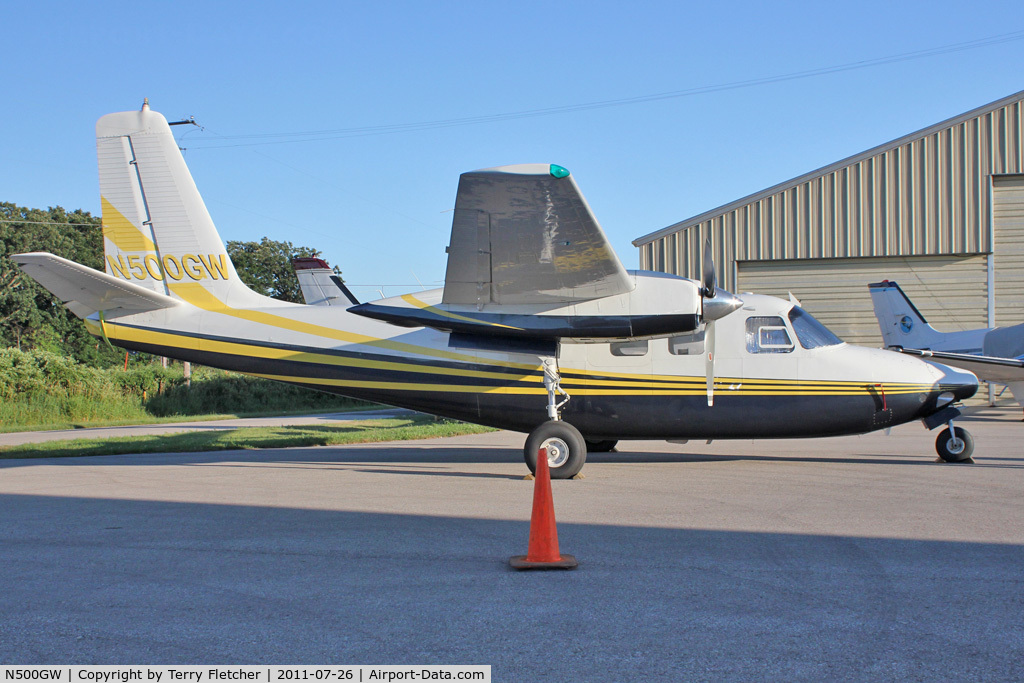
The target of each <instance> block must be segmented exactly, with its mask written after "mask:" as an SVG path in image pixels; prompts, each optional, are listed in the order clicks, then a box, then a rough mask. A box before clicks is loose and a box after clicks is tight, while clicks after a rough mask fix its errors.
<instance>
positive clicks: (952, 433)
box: [935, 420, 974, 464]
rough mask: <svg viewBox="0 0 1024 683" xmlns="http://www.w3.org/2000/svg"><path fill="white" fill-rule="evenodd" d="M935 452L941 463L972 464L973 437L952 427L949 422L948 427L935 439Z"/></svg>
mask: <svg viewBox="0 0 1024 683" xmlns="http://www.w3.org/2000/svg"><path fill="white" fill-rule="evenodd" d="M935 450H936V452H938V454H939V458H941V459H942V461H943V462H953V463H964V464H970V463H973V462H974V459H973V458H972V457H971V455H973V454H974V437H972V436H971V433H970V432H969V431H967V430H966V429H964V428H963V427H954V426H953V421H952V420H950V421H949V427H947V428H946V429H943V430H942V432H940V433H939V436H938V438H937V439H935Z"/></svg>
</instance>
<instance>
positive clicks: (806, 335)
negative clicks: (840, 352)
mask: <svg viewBox="0 0 1024 683" xmlns="http://www.w3.org/2000/svg"><path fill="white" fill-rule="evenodd" d="M789 322H791V323H793V331H794V332H796V338H797V339H799V340H800V346H802V347H804V348H805V349H816V348H818V347H820V346H835V345H836V344H842V343H843V340H842V339H840V338H839V337H837V336H836V335H834V334H832V332H831V331H830V330H829V329H828V328H827V327H825V326H824V325H822V324H821V323H820V322H818V321H817V320H815V319H814V316H812V315H811V314H810V313H808V312H807V311H805V310H804V309H802V308H800V307H799V306H794V307H793V308H792V309H791V310H790V311H789Z"/></svg>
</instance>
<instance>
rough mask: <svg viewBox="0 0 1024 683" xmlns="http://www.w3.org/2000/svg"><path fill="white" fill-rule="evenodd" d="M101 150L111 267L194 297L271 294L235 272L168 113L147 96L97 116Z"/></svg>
mask: <svg viewBox="0 0 1024 683" xmlns="http://www.w3.org/2000/svg"><path fill="white" fill-rule="evenodd" d="M96 152H97V156H98V159H99V176H100V199H101V204H102V209H103V246H104V256H105V261H106V272H107V274H108V275H111V276H113V277H115V278H118V279H120V280H123V281H127V282H130V283H132V284H135V285H139V286H141V287H144V288H146V289H149V290H152V291H153V292H156V293H159V294H163V295H166V296H169V297H172V298H175V299H180V300H185V301H193V303H194V302H195V301H194V299H195V298H196V297H197V296H201V297H202V298H204V299H205V300H206V301H207V302H209V301H210V300H211V297H212V299H214V300H219V301H220V302H223V303H227V304H230V305H232V306H240V307H244V306H254V305H259V303H261V302H264V301H266V299H265V297H262V296H260V295H259V294H256V293H255V292H253V291H252V290H250V289H249V288H248V287H246V286H245V285H244V284H243V283H242V282H241V281H240V280H239V279H238V274H237V273H236V272H235V267H234V265H233V264H232V263H231V259H230V257H228V253H227V250H226V249H225V247H224V242H223V241H222V240H221V237H220V235H219V234H218V233H217V228H216V227H214V225H213V220H212V219H211V218H210V214H209V212H207V210H206V205H205V204H204V203H203V200H202V197H200V195H199V190H198V189H197V188H196V185H195V182H194V181H193V180H192V175H191V173H189V170H188V167H187V166H186V165H185V160H184V159H183V158H182V156H181V151H180V150H179V149H178V145H177V142H176V141H175V140H174V136H173V135H171V129H170V126H169V125H168V123H167V120H166V119H165V118H164V117H163V116H162V115H161V114H159V113H157V112H155V111H150V109H149V104H148V102H147V103H146V104H144V105H143V107H142V110H141V111H131V112H119V113H116V114H108V115H106V116H104V117H102V118H101V119H100V120H99V121H97V122H96ZM200 289H201V290H205V291H202V292H201V291H200Z"/></svg>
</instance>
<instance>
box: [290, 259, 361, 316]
mask: <svg viewBox="0 0 1024 683" xmlns="http://www.w3.org/2000/svg"><path fill="white" fill-rule="evenodd" d="M292 268H294V269H295V277H296V278H297V279H298V281H299V288H300V289H301V290H302V298H303V299H304V300H305V302H306V303H307V304H309V305H310V306H344V307H345V308H348V307H349V306H358V305H359V301H358V300H357V299H356V298H355V297H354V296H353V295H352V292H350V291H349V289H348V287H346V286H345V283H344V282H342V281H341V277H339V276H338V275H337V274H336V273H335V272H334V269H333V268H331V267H330V266H329V265H327V261H324V260H323V259H321V258H314V257H305V256H303V257H298V258H293V259H292Z"/></svg>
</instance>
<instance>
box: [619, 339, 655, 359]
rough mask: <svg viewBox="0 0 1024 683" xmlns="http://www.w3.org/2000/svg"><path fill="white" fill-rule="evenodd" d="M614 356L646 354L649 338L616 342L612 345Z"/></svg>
mask: <svg viewBox="0 0 1024 683" xmlns="http://www.w3.org/2000/svg"><path fill="white" fill-rule="evenodd" d="M611 349H612V355H613V356H646V355H647V340H646V339H644V340H643V341H631V342H615V343H613V344H612V345H611Z"/></svg>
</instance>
